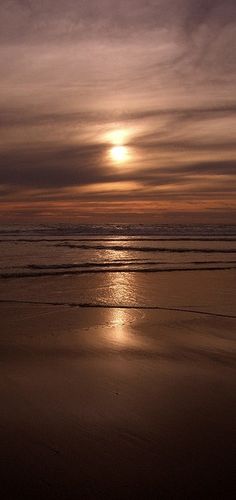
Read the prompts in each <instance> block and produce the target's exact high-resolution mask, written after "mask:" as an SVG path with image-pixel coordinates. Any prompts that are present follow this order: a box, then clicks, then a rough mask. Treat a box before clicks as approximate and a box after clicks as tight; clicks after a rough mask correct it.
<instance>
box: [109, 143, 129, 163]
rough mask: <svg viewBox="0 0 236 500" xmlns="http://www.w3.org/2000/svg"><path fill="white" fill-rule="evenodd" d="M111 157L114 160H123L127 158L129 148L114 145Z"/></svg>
mask: <svg viewBox="0 0 236 500" xmlns="http://www.w3.org/2000/svg"><path fill="white" fill-rule="evenodd" d="M111 157H112V159H113V160H114V161H117V162H123V161H125V160H126V159H127V148H126V147H125V146H114V147H112V148H111Z"/></svg>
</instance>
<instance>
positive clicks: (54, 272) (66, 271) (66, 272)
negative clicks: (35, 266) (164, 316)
mask: <svg viewBox="0 0 236 500" xmlns="http://www.w3.org/2000/svg"><path fill="white" fill-rule="evenodd" d="M229 270H236V266H232V265H230V266H227V265H223V266H222V267H218V266H214V267H213V266H212V267H207V266H206V267H185V268H183V267H182V268H180V267H176V268H175V267H169V268H168V267H165V268H156V267H154V268H146V269H143V268H135V269H134V268H132V269H127V268H125V269H116V268H115V267H111V268H109V269H108V268H107V269H73V270H72V269H68V268H67V269H64V268H63V269H62V270H56V269H55V270H45V271H42V272H33V273H29V272H17V273H16V272H13V273H9V272H8V273H1V274H0V278H1V279H17V278H42V277H45V276H65V275H71V274H74V275H75V274H98V273H171V272H189V271H191V272H193V271H229Z"/></svg>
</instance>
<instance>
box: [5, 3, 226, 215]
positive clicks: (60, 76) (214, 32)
mask: <svg viewBox="0 0 236 500" xmlns="http://www.w3.org/2000/svg"><path fill="white" fill-rule="evenodd" d="M0 40H1V49H0V53H1V60H2V73H1V96H0V106H1V111H2V113H1V116H2V122H1V123H0V127H1V142H0V185H1V187H0V192H1V197H2V199H3V200H4V204H5V203H8V202H9V203H10V200H11V197H14V200H15V202H16V203H17V200H18V201H19V202H21V201H22V197H23V198H24V197H25V198H26V199H27V196H28V203H29V206H30V204H32V205H33V204H34V202H35V199H36V198H35V197H37V200H38V202H39V200H40V197H41V200H42V203H45V198H47V197H48V199H52V198H53V201H54V203H55V205H54V207H53V213H54V214H55V213H56V205H58V210H59V211H60V209H59V207H60V203H61V202H62V200H65V199H66V200H67V202H68V203H69V200H71V204H70V210H71V211H73V209H72V204H73V203H76V202H77V200H78V197H80V199H83V200H84V203H87V207H88V212H89V213H90V211H89V201H90V200H91V201H92V202H93V203H95V201H96V200H97V202H98V203H99V202H101V200H106V202H107V203H111V202H112V199H114V198H115V199H116V200H117V202H118V200H119V199H120V200H122V202H125V203H126V204H128V202H129V200H132V202H133V203H135V200H136V201H137V202H140V203H141V201H142V200H143V202H144V201H145V203H147V202H148V201H150V202H152V203H154V202H155V200H156V199H162V200H163V203H164V202H165V201H166V203H167V202H168V203H169V212H170V213H173V210H172V208H171V207H172V205H173V203H174V202H176V203H177V201H176V200H180V199H181V197H182V198H184V199H185V200H188V201H189V202H190V201H191V200H194V202H195V203H197V200H199V201H201V203H203V201H204V202H205V203H206V204H207V203H210V202H211V203H212V197H213V196H214V197H216V198H217V197H218V202H219V204H221V206H222V213H224V214H225V213H226V212H227V210H228V213H229V216H230V210H232V204H233V193H232V189H233V186H234V178H235V159H236V145H235V137H234V135H235V133H234V130H235V126H236V123H235V122H236V106H235V84H236V81H235V80H236V67H235V57H234V50H233V47H234V46H235V44H236V3H235V1H234V0H226V1H225V2H222V1H220V0H198V1H196V0H155V1H154V0H149V1H144V0H126V1H125V0H118V1H117V0H99V1H98V0H91V1H89V2H85V1H83V0H77V1H75V0H67V1H65V0H57V1H55V0H51V1H50V0H49V1H48V0H42V1H40V2H35V1H33V0H18V1H16V0H3V1H2V2H1V5H0ZM114 130H118V131H119V130H121V131H122V130H123V131H125V132H127V146H128V147H129V148H130V151H131V152H132V155H133V156H132V155H131V156H132V158H131V160H130V162H129V164H128V165H127V168H114V165H111V163H110V162H109V161H108V156H107V151H108V150H109V147H110V146H111V144H110V142H109V133H111V132H112V131H114ZM105 185H106V188H104V186H105ZM83 186H86V189H85V190H84V191H83V190H82V187H83ZM109 186H110V192H109ZM76 190H77V191H76ZM113 191H115V193H113ZM32 193H33V194H32ZM227 199H228V201H229V207H228V209H227V208H225V206H223V201H222V200H224V203H225V201H226V200H227ZM20 200H21V201H20ZM25 203H26V202H25ZM178 203H179V202H178ZM4 206H5V205H4ZM176 206H177V205H176ZM214 206H215V207H216V206H217V205H216V204H215V205H214ZM127 207H128V205H127ZM145 207H146V208H145V210H148V208H147V205H145ZM127 209H128V208H127ZM68 210H69V209H68ZM81 210H82V209H81ZM117 210H118V208H117ZM32 213H33V211H32ZM58 213H59V212H58ZM200 213H202V211H201V209H200V208H199V214H200ZM83 216H86V210H85V209H84V208H83Z"/></svg>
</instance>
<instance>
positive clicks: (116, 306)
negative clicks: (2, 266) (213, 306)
mask: <svg viewBox="0 0 236 500" xmlns="http://www.w3.org/2000/svg"><path fill="white" fill-rule="evenodd" d="M0 303H1V304H32V305H46V306H56V307H57V306H63V307H78V308H94V309H147V310H159V311H176V312H184V313H188V314H200V315H204V316H216V317H220V318H231V319H236V315H234V314H224V313H216V312H214V311H202V310H199V309H187V308H184V307H170V306H166V307H164V306H158V305H142V304H103V303H93V302H54V301H53V302H44V301H36V300H15V299H0Z"/></svg>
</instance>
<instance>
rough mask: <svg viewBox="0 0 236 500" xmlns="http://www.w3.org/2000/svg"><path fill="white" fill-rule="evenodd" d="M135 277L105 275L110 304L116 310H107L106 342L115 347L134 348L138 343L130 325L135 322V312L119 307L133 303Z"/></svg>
mask: <svg viewBox="0 0 236 500" xmlns="http://www.w3.org/2000/svg"><path fill="white" fill-rule="evenodd" d="M135 281H136V277H135V275H134V274H131V273H130V274H128V273H119V274H118V275H116V274H114V273H110V274H108V275H107V286H108V288H109V292H110V302H111V304H114V305H117V308H108V309H107V321H108V323H109V324H110V326H111V328H110V330H109V332H106V340H107V341H109V343H112V344H113V346H114V345H116V346H117V347H119V348H120V347H128V346H129V347H134V346H137V344H139V343H140V341H138V336H137V335H136V333H135V330H134V329H133V328H132V324H133V323H135V321H136V320H137V314H138V312H137V311H134V310H132V309H121V308H119V305H128V304H130V303H133V304H134V303H135V299H136V295H135V289H136V283H135Z"/></svg>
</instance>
